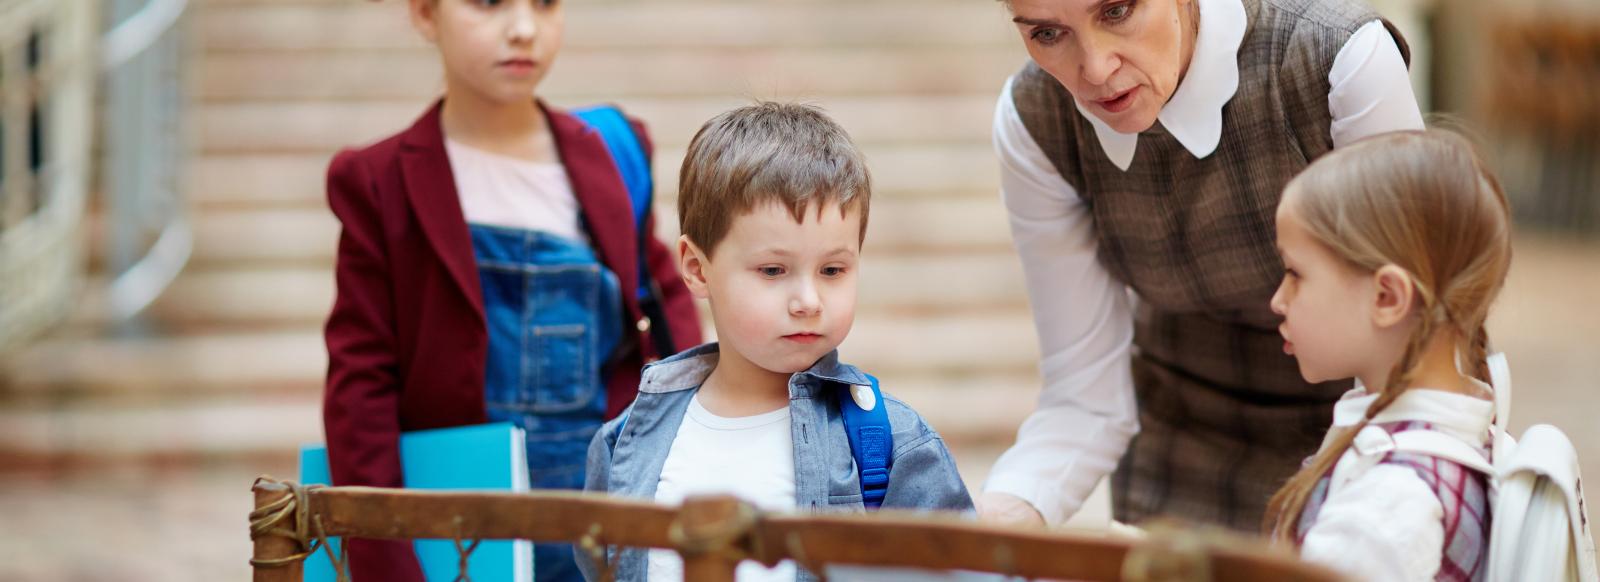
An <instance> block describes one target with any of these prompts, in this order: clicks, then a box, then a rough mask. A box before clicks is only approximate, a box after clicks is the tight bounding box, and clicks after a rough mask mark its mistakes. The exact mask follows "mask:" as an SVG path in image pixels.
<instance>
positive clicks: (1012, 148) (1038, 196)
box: [984, 81, 1139, 525]
mask: <svg viewBox="0 0 1600 582" xmlns="http://www.w3.org/2000/svg"><path fill="white" fill-rule="evenodd" d="M994 145H995V152H996V154H997V155H998V157H999V159H1000V189H1001V196H1002V198H1004V200H1005V205H1006V210H1007V213H1008V215H1009V216H1010V221H1011V234H1012V238H1013V240H1014V242H1015V244H1016V247H1017V252H1018V254H1019V255H1020V256H1021V258H1022V268H1023V275H1024V278H1025V280H1026V283H1027V289H1028V298H1029V301H1030V303H1031V305H1032V308H1033V320H1034V326H1035V328H1036V331H1037V333H1038V336H1039V349H1040V352H1041V359H1040V364H1039V369H1040V374H1041V375H1042V377H1043V384H1044V388H1043V392H1042V393H1041V394H1040V396H1039V402H1038V407H1037V408H1036V409H1035V410H1034V412H1033V414H1032V415H1030V416H1029V417H1028V418H1027V420H1025V421H1024V422H1023V423H1022V427H1021V428H1020V429H1019V430H1018V431H1017V443H1016V445H1014V446H1012V447H1011V449H1010V450H1007V451H1006V452H1005V454H1003V455H1001V456H1000V459H999V460H997V461H996V462H995V465H994V468H993V470H992V471H991V472H990V474H989V478H988V480H987V482H986V483H985V485H984V490H985V491H995V492H1003V493H1010V494H1012V495H1016V496H1018V497H1021V498H1023V499H1025V500H1027V501H1028V502H1029V503H1031V504H1032V505H1033V507H1034V508H1035V509H1038V510H1039V513H1040V514H1041V515H1042V516H1044V519H1045V521H1046V522H1047V523H1049V524H1051V525H1056V524H1060V523H1061V522H1064V521H1066V519H1067V518H1069V517H1071V516H1072V514H1073V513H1075V512H1076V511H1077V510H1078V508H1079V506H1081V505H1082V504H1083V500H1084V499H1085V498H1086V497H1088V496H1089V494H1090V492H1092V491H1093V490H1094V487H1095V485H1096V484H1097V483H1098V482H1099V481H1100V479H1101V478H1102V477H1104V476H1105V475H1106V474H1107V473H1109V472H1111V470H1112V469H1114V468H1116V466H1117V461H1118V460H1120V459H1121V457H1122V453H1123V451H1124V450H1125V449H1126V448H1127V446H1128V441H1129V439H1131V438H1133V435H1134V433H1136V432H1138V430H1139V424H1138V412H1137V409H1136V407H1135V404H1134V392H1133V377H1132V373H1131V371H1130V369H1129V357H1130V349H1131V346H1132V344H1133V316H1132V313H1131V311H1130V309H1129V299H1128V294H1127V289H1126V287H1125V286H1124V285H1122V284H1121V283H1120V282H1118V281H1117V280H1115V279H1113V278H1112V277H1111V274H1110V273H1108V272H1107V271H1106V270H1105V268H1104V267H1102V266H1101V265H1100V263H1099V260H1098V259H1097V257H1096V256H1095V233H1094V221H1093V217H1092V216H1091V215H1090V214H1089V209H1088V207H1087V206H1086V205H1085V204H1084V202H1083V201H1082V200H1081V199H1080V198H1079V197H1078V193H1077V191H1076V190H1074V189H1073V188H1072V186H1071V185H1069V184H1067V182H1066V180H1065V179H1063V178H1062V177H1061V175H1060V173H1058V172H1057V171H1056V169H1055V167H1054V166H1052V165H1051V164H1050V162H1049V160H1048V159H1047V158H1046V157H1045V155H1044V152H1043V151H1042V150H1040V149H1039V146H1038V144H1037V143H1035V142H1034V141H1033V138H1032V137H1031V136H1030V135H1029V134H1028V131H1027V128H1025V127H1024V126H1023V125H1022V119H1021V117H1019V116H1018V114H1017V111H1016V108H1015V106H1014V105H1013V104H1012V101H1011V83H1010V81H1007V83H1006V87H1005V89H1004V90H1003V91H1002V92H1001V94H1000V101H999V104H998V105H997V106H996V108H995V120H994Z"/></svg>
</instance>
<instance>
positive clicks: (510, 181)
mask: <svg viewBox="0 0 1600 582" xmlns="http://www.w3.org/2000/svg"><path fill="white" fill-rule="evenodd" d="M444 150H445V154H446V155H447V156H449V158H450V171H451V173H453V174H455V182H456V193H457V195H458V196H460V197H461V213H462V214H463V215H464V216H465V217H466V219H467V223H468V224H487V225H492V226H504V227H511V228H520V229H523V230H536V231H541V232H547V233H550V234H553V235H556V236H561V237H565V238H570V239H574V240H581V241H585V242H587V241H588V240H589V237H588V236H587V235H585V234H584V232H583V227H582V223H581V222H580V219H579V218H578V198H577V196H575V195H574V194H573V192H572V181H571V180H570V179H569V178H568V177H567V169H566V168H565V167H563V166H562V165H561V164H549V163H538V162H529V161H525V160H519V159H517V158H513V157H510V156H503V155H500V154H496V153H493V152H488V151H484V150H481V149H478V148H475V147H472V146H469V145H466V144H463V143H460V142H457V141H455V140H452V139H449V138H445V140H444Z"/></svg>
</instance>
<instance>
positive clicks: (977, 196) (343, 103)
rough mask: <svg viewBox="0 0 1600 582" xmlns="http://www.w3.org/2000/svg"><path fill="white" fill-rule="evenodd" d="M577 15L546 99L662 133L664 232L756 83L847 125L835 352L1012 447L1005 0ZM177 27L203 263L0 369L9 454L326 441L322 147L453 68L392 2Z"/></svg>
mask: <svg viewBox="0 0 1600 582" xmlns="http://www.w3.org/2000/svg"><path fill="white" fill-rule="evenodd" d="M566 11H567V30H566V43H567V44H566V46H565V48H564V49H563V53H562V55H561V56H560V57H559V59H558V60H557V63H556V67H555V70H554V72H553V73H552V75H551V77H550V78H549V79H548V80H547V82H546V83H545V86H544V87H543V88H541V93H542V94H543V95H544V96H545V97H546V98H548V99H549V100H550V101H552V102H553V103H555V104H557V105H562V106H576V105H583V104H588V103H595V102H600V101H611V102H616V103H619V104H621V105H622V106H623V107H625V108H626V109H627V110H628V111H629V112H630V113H632V114H633V115H636V116H639V117H642V118H643V119H644V120H645V121H646V122H647V123H648V124H649V126H650V130H651V135H652V139H653V140H654V142H655V144H656V147H657V153H656V159H655V168H656V177H657V198H658V216H659V217H660V219H659V224H661V225H662V226H663V229H662V230H663V232H662V233H661V236H662V237H663V238H667V239H669V240H670V238H671V237H675V236H677V232H676V216H675V215H674V213H673V208H674V205H675V200H674V196H675V190H676V172H677V167H678V165H679V163H680V161H681V159H682V155H683V151H684V148H685V146H686V145H687V142H688V140H689V138H690V137H691V136H692V135H693V133H694V131H695V130H696V129H698V127H699V125H700V124H701V123H702V122H704V121H705V120H706V119H708V118H709V117H711V116H712V115H714V114H716V113H718V112H720V111H723V110H725V109H728V108H730V107H733V106H737V105H740V104H744V103H748V102H749V101H750V100H751V99H753V98H764V99H785V100H803V101H807V102H812V103H816V104H818V105H821V106H822V107H824V108H825V109H827V110H828V111H829V112H830V113H831V114H832V115H834V116H835V117H836V118H837V119H838V120H839V121H840V122H841V123H842V124H843V125H844V126H845V127H846V128H847V129H848V130H849V131H850V132H851V134H852V135H853V136H854V138H855V139H856V140H857V142H858V143H859V144H860V145H861V147H862V149H863V150H864V151H865V153H866V155H867V157H868V160H869V163H870V164H871V167H872V171H873V173H874V178H875V180H874V184H875V186H876V188H875V199H876V200H875V204H874V206H875V208H874V211H873V213H872V224H871V225H870V227H869V229H868V233H869V236H868V244H867V254H866V259H865V262H864V268H863V269H862V278H863V281H862V284H861V298H860V301H861V304H860V306H859V308H858V318H857V324H856V327H855V330H854V332H853V333H852V335H851V338H850V339H849V340H848V341H847V342H846V344H845V346H844V347H843V351H844V354H845V355H846V357H847V359H849V360H850V361H852V362H855V363H858V364H860V365H862V366H863V367H866V368H868V369H871V370H873V371H874V372H875V373H877V374H878V375H879V376H880V377H882V378H883V379H884V382H885V385H886V386H887V387H888V388H889V389H890V390H891V391H893V392H895V393H896V394H897V395H900V396H901V397H903V398H905V399H906V400H908V401H909V402H911V403H912V404H913V405H914V406H917V407H918V408H919V409H921V410H923V412H924V413H925V414H926V415H927V416H928V417H930V420H931V421H932V422H933V423H934V425H935V426H936V427H938V428H939V429H940V430H941V432H944V433H945V434H946V436H947V438H949V439H950V440H951V441H952V445H953V447H955V448H957V449H958V454H959V452H960V450H961V449H962V448H963V447H966V448H968V449H969V450H986V451H990V452H989V453H987V454H986V455H989V456H992V452H993V451H994V450H996V449H998V448H999V447H1003V446H1004V445H1005V444H1008V443H1009V442H1010V440H1011V438H1012V436H1013V431H1014V430H1015V428H1016V426H1017V424H1018V423H1019V422H1020V420H1021V418H1022V417H1023V416H1024V415H1025V414H1026V413H1027V412H1028V411H1029V410H1031V408H1032V400H1033V398H1034V396H1035V394H1036V391H1037V380H1036V378H1035V374H1034V369H1035V368H1034V366H1035V364H1036V360H1037V347H1036V344H1035V338H1034V333H1033V328H1032V323H1031V320H1030V318H1029V315H1028V311H1027V299H1026V296H1025V295H1024V293H1023V289H1022V280H1021V271H1020V266H1019V264H1018V261H1017V259H1016V257H1015V255H1014V253H1013V252H1012V251H1011V247H1010V240H1009V234H1008V231H1007V226H1006V220H1005V215H1004V211H1003V208H1002V207H1001V203H1000V201H999V199H998V196H997V183H998V180H997V172H996V168H995V162H994V157H993V154H992V151H991V149H990V146H989V125H990V120H991V118H992V115H993V107H994V99H995V97H996V96H997V95H998V92H999V89H1000V87H1001V84H1002V82H1003V81H1004V79H1005V78H1006V76H1007V75H1009V74H1010V73H1011V71H1013V70H1015V69H1016V68H1017V67H1018V66H1019V65H1020V64H1021V63H1022V62H1023V60H1024V59H1025V58H1026V55H1025V53H1024V52H1023V50H1022V47H1021V44H1020V43H1019V42H1017V40H1016V38H1015V34H1016V33H1015V32H1014V31H1013V30H1012V25H1011V24H1010V23H1009V19H1008V18H1007V17H1006V15H1005V11H1004V8H1003V6H1002V5H1001V4H1000V3H998V2H983V1H972V0H879V1H874V2H852V1H847V0H796V1H790V2H761V3H752V2H740V1H736V0H690V1H689V2H672V3H669V2H662V1H657V0H596V1H592V2H581V3H580V2H574V3H570V4H568V5H567V6H566ZM912 16H914V17H912ZM189 27H190V47H191V50H192V56H191V59H190V61H189V68H188V74H189V75H190V82H191V86H192V94H191V98H190V103H189V111H190V115H189V118H188V119H189V121H190V129H191V130H192V135H193V138H194V143H195V151H194V155H193V158H192V160H191V164H190V167H189V168H188V176H189V180H188V183H187V190H186V196H187V199H188V200H189V201H190V212H191V217H192V219H193V223H194V225H195V228H196V241H195V250H194V255H193V259H192V262H191V264H190V266H189V268H188V270H187V271H186V272H185V273H184V274H183V275H182V277H181V278H180V279H179V280H178V281H177V282H176V283H175V284H174V286H173V287H172V288H171V290H170V291H169V292H168V293H167V294H166V295H165V296H164V297H163V298H162V299H160V300H159V301H158V302H157V303H156V304H155V305H153V306H152V308H151V309H150V310H149V311H148V313H147V317H146V323H147V324H148V325H147V326H146V327H147V328H148V329H150V330H151V332H150V333H148V334H144V335H142V336H140V337H133V338H124V337H110V336H109V334H107V333H106V332H105V331H104V330H103V329H102V327H103V326H101V325H99V324H98V323H97V322H96V318H95V317H94V316H93V315H84V316H81V317H79V318H78V321H76V322H75V323H74V324H73V325H71V326H69V327H68V329H65V330H63V331H62V332H60V333H58V334H56V335H55V336H53V337H51V338H49V339H47V340H45V341H42V342H40V343H38V344H37V345H35V346H33V347H32V348H30V349H29V350H27V351H25V352H23V353H21V354H17V355H15V356H14V357H12V358H10V359H8V360H7V361H6V362H3V363H0V366H3V367H0V463H4V462H6V461H8V460H9V461H12V462H46V463H63V462H70V461H73V460H80V459H102V458H105V457H108V456H109V457H112V458H117V459H132V460H141V459H152V458H161V459H165V458H196V457H201V458H204V457H214V456H221V457H241V456H243V457H254V456H272V457H275V458H283V457H285V456H287V455H289V454H290V453H291V452H292V451H293V450H294V447H295V446H296V445H298V444H299V443H302V442H308V441H315V440H320V439H321V419H320V413H319V405H320V394H321V387H322V377H323V373H324V371H325V369H326V354H325V352H324V351H323V344H322V339H321V334H320V326H321V324H322V322H323V320H324V318H325V317H326V316H327V311H328V308H329V306H330V305H331V304H332V299H333V292H334V289H333V278H332V273H331V270H332V266H333V251H334V248H335V243H336V240H337V236H338V224H337V222H336V221H335V220H334V218H333V216H332V215H331V214H330V213H329V212H328V210H327V206H326V202H325V199H324V190H323V176H324V172H325V170H326V166H327V162H328V160H329V158H330V157H331V156H332V154H333V153H334V152H335V151H336V150H337V149H338V148H340V147H344V146H349V145H359V144H363V143H367V142H370V141H373V140H376V139H379V138H381V137H383V136H386V135H388V134H390V133H393V132H394V131H397V130H399V129H401V128H403V127H405V126H406V125H409V124H410V122H411V121H412V120H413V119H414V118H415V117H416V116H417V115H418V114H420V112H421V111H422V110H423V108H424V107H426V105H427V104H428V103H429V102H430V100H431V99H432V98H433V97H434V96H435V95H437V93H438V92H439V91H440V89H441V87H442V80H441V73H440V67H439V65H438V62H437V58H436V56H435V54H434V52H433V51H432V49H431V48H430V47H428V46H427V45H425V44H424V43H422V42H421V40H420V38H419V37H418V36H417V35H416V34H415V33H414V32H413V31H412V30H411V28H410V25H409V23H408V22H407V18H406V10H405V6H404V2H397V1H389V2H377V3H373V2H358V1H354V0H294V1H286V0H204V1H200V2H196V3H193V4H191V16H190V20H189ZM980 456H984V455H980ZM971 470H976V467H973V468H971ZM973 477H981V475H973V476H970V477H969V478H973Z"/></svg>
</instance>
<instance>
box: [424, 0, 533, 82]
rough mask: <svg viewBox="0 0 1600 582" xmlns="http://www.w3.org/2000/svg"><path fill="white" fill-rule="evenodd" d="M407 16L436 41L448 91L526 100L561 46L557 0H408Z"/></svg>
mask: <svg viewBox="0 0 1600 582" xmlns="http://www.w3.org/2000/svg"><path fill="white" fill-rule="evenodd" d="M411 21H412V24H413V25H415V26H416V28H417V30H418V31H419V32H421V33H422V36H423V37H424V38H427V39H428V42H431V43H433V44H434V45H435V46H437V47H439V56H440V58H441V59H442V60H443V61H444V70H445V81H446V83H447V84H448V87H449V91H450V94H451V95H454V96H458V97H468V98H474V99H477V100H483V101H488V102H491V103H495V104H512V103H516V102H526V101H527V100H529V99H532V98H533V90H534V88H535V87H537V86H538V85H539V81H541V80H543V79H544V76H545V74H546V73H548V72H549V71H550V65H551V63H552V62H553V61H554V60H555V58H556V53H557V52H558V51H559V50H560V49H561V32H562V28H563V25H564V16H563V15H562V10H561V4H560V0H411Z"/></svg>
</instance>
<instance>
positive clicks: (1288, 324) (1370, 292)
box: [1272, 197, 1390, 382]
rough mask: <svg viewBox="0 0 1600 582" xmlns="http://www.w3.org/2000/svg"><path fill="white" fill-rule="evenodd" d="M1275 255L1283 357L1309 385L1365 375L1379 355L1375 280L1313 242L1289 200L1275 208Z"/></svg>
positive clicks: (1276, 307)
mask: <svg viewBox="0 0 1600 582" xmlns="http://www.w3.org/2000/svg"><path fill="white" fill-rule="evenodd" d="M1278 252H1279V253H1280V254H1281V255H1282V256H1283V266H1284V274H1283V283H1282V284H1280V285H1278V291H1277V293H1274V294H1273V295H1272V312H1273V313H1276V314H1278V315H1281V316H1283V324H1282V325H1280V326H1278V332H1279V333H1281V334H1283V340H1284V341H1283V351H1284V353H1286V354H1289V355H1292V356H1294V357H1295V358H1296V360H1298V361H1299V364H1300V375H1301V376H1304V377H1305V379H1306V381H1307V382H1325V381H1328V380H1342V379H1344V378H1351V377H1355V376H1358V375H1361V374H1362V373H1364V372H1366V371H1367V368H1368V367H1369V366H1367V365H1366V364H1367V363H1368V362H1371V361H1373V357H1372V356H1373V355H1374V354H1375V353H1376V352H1377V351H1378V350H1379V349H1380V346H1379V344H1383V345H1387V344H1388V343H1390V342H1387V341H1380V335H1386V334H1382V333H1381V331H1382V330H1380V329H1379V327H1378V326H1376V325H1374V318H1373V313H1372V308H1373V306H1374V305H1375V302H1374V301H1370V300H1369V299H1371V298H1373V297H1374V296H1375V294H1376V289H1375V288H1374V283H1373V277H1372V274H1370V273H1363V272H1361V270H1359V269H1357V268H1356V267H1355V266H1353V265H1350V264H1349V263H1348V262H1346V261H1344V260H1341V259H1340V258H1339V257H1337V256H1335V255H1334V254H1333V252H1332V251H1330V250H1328V248H1327V247H1326V246H1324V245H1323V244H1322V243H1320V242H1318V241H1317V240H1316V239H1314V238H1312V236H1311V233H1309V232H1307V231H1306V229H1305V225H1304V223H1303V222H1301V220H1300V218H1299V216H1297V215H1296V212H1295V210H1294V204H1292V203H1291V200H1290V199H1289V198H1287V197H1286V198H1285V199H1284V202H1283V203H1282V204H1280V205H1279V206H1278Z"/></svg>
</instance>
